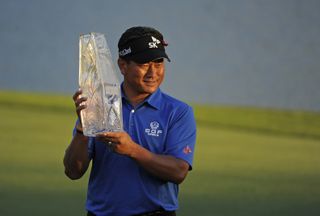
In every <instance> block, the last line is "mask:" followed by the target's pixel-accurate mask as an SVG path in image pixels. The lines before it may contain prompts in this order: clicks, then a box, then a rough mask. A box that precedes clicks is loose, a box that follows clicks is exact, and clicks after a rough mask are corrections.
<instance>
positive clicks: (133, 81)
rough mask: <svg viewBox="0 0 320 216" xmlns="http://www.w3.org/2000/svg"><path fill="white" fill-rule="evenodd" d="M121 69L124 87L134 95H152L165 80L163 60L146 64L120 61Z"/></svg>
mask: <svg viewBox="0 0 320 216" xmlns="http://www.w3.org/2000/svg"><path fill="white" fill-rule="evenodd" d="M119 67H120V70H121V73H122V74H123V76H124V85H126V87H127V89H128V90H129V91H131V93H133V94H152V93H153V92H155V91H156V90H157V89H158V88H159V86H160V84H161V83H162V81H163V79H164V71H165V66H164V60H163V58H161V59H158V60H154V61H152V62H148V63H145V64H138V63H135V62H133V61H129V62H126V61H124V60H122V59H120V60H119Z"/></svg>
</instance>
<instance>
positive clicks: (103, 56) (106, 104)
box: [79, 33, 123, 137]
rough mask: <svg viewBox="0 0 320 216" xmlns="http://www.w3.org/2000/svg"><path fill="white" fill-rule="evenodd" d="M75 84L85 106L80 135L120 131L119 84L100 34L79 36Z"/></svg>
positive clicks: (106, 45)
mask: <svg viewBox="0 0 320 216" xmlns="http://www.w3.org/2000/svg"><path fill="white" fill-rule="evenodd" d="M79 85H80V88H81V89H82V95H83V96H84V97H87V101H86V105H87V108H85V109H83V110H81V122H82V127H83V133H84V135H85V136H91V137H94V136H96V134H97V133H100V132H106V131H122V130H123V123H122V102H121V92H120V83H119V81H118V79H117V76H116V70H115V67H114V64H113V61H112V57H111V53H110V50H109V47H108V44H107V42H106V39H105V37H104V35H103V34H100V33H89V34H85V35H81V36H80V40H79Z"/></svg>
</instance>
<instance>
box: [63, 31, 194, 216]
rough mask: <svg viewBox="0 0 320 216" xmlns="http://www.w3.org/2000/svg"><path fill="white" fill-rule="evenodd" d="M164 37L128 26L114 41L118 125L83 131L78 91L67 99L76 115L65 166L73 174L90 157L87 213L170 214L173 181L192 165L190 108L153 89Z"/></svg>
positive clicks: (174, 205)
mask: <svg viewBox="0 0 320 216" xmlns="http://www.w3.org/2000/svg"><path fill="white" fill-rule="evenodd" d="M166 45H167V44H166V43H165V42H164V40H163V36H162V34H161V33H160V32H159V31H157V30H155V29H153V28H149V27H132V28H130V29H128V30H127V31H126V32H124V33H123V34H122V36H121V38H120V40H119V43H118V48H119V59H118V66H119V68H120V71H121V73H122V75H123V77H124V81H123V83H122V86H121V91H122V109H123V125H124V131H123V132H106V133H101V134H99V135H98V136H97V137H95V138H92V137H90V138H88V137H86V136H84V135H83V133H82V127H81V121H80V118H79V116H80V115H79V114H80V111H81V110H82V109H85V108H86V105H85V101H86V98H84V97H81V90H79V91H77V92H76V93H75V94H74V96H73V100H74V102H75V105H76V111H77V114H78V119H79V120H78V121H77V123H76V127H75V129H74V136H73V139H72V141H71V144H70V145H69V147H68V148H67V150H66V153H65V157H64V166H65V173H66V175H67V176H68V177H69V178H71V179H79V178H81V176H82V175H83V174H84V173H85V172H86V170H87V168H88V166H89V163H90V161H91V160H92V162H93V163H92V169H91V174H90V180H89V185H88V195H87V202H86V208H87V211H88V215H97V216H109V215H112V216H131V215H148V216H152V215H158V216H162V215H170V216H171V215H176V214H175V211H176V210H177V209H178V199H177V198H178V185H179V184H180V183H181V182H182V181H183V180H184V179H185V177H186V175H187V173H188V171H189V170H191V168H192V160H193V152H194V146H195V140H196V126H195V120H194V116H193V111H192V108H191V107H190V106H188V105H187V104H185V103H183V102H181V101H178V100H177V99H174V98H172V97H170V96H168V95H166V94H164V93H163V92H161V90H160V89H159V86H160V84H161V83H162V81H163V79H164V73H165V62H164V58H166V59H167V60H168V61H170V59H169V57H168V55H167V54H166V52H165V46H166Z"/></svg>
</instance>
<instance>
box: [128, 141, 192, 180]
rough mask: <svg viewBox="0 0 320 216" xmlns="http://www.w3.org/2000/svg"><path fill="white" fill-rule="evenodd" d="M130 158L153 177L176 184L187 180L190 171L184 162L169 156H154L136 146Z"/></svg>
mask: <svg viewBox="0 0 320 216" xmlns="http://www.w3.org/2000/svg"><path fill="white" fill-rule="evenodd" d="M130 157H131V158H133V159H134V160H135V161H137V162H138V163H139V164H140V165H141V166H142V167H143V168H144V169H146V170H147V171H148V172H149V173H151V174H152V175H154V176H156V177H158V178H160V179H162V180H165V181H171V182H174V183H176V184H180V183H181V182H182V181H183V180H184V179H185V177H186V175H187V173H188V170H189V165H188V163H187V162H185V161H184V160H182V159H178V158H175V157H173V156H169V155H158V154H154V153H152V152H150V151H148V150H147V149H145V148H143V147H141V146H140V145H136V147H135V148H134V150H133V151H132V154H131V155H130Z"/></svg>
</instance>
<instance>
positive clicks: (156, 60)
mask: <svg viewBox="0 0 320 216" xmlns="http://www.w3.org/2000/svg"><path fill="white" fill-rule="evenodd" d="M152 62H155V63H161V62H163V58H159V59H155V60H153V61H152Z"/></svg>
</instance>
